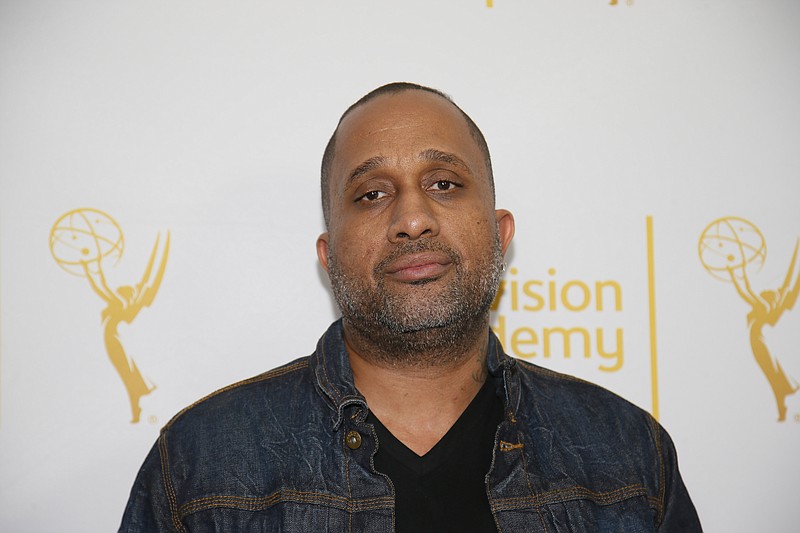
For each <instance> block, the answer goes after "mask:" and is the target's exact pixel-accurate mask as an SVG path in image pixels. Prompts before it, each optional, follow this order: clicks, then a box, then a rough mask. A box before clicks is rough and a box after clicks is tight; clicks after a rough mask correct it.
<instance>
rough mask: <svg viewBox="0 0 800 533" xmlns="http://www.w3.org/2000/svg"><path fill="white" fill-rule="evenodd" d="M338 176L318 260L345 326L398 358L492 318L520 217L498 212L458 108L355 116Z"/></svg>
mask: <svg viewBox="0 0 800 533" xmlns="http://www.w3.org/2000/svg"><path fill="white" fill-rule="evenodd" d="M329 175H330V182H329V186H330V223H329V227H328V230H329V231H328V233H325V234H323V235H321V236H320V238H319V239H318V241H317V251H318V255H319V258H320V262H321V263H322V265H323V267H325V269H326V270H327V271H328V274H329V276H330V280H331V286H332V288H333V292H334V296H335V298H336V300H337V303H338V304H339V307H340V309H341V311H342V314H343V317H344V319H345V324H346V325H347V326H350V327H354V328H356V329H357V330H358V331H359V333H360V334H361V335H363V336H365V337H367V338H369V339H372V340H373V341H376V342H377V343H380V344H382V345H384V346H383V347H384V349H387V350H389V351H392V350H394V349H395V348H396V349H403V348H404V349H406V350H409V349H416V350H422V349H425V348H426V347H427V348H429V349H435V346H434V345H431V342H433V344H440V343H448V342H452V340H448V339H447V337H448V336H449V335H448V331H449V332H451V334H453V335H457V334H459V331H460V330H459V327H462V326H464V325H465V324H466V323H469V325H470V326H472V325H473V323H474V321H475V319H476V318H477V319H480V320H481V321H483V320H485V316H486V312H487V311H488V308H489V305H490V304H491V301H492V299H493V298H494V295H495V293H496V291H497V286H498V283H499V279H500V264H501V262H502V254H503V253H504V252H505V249H506V247H507V246H508V244H509V242H510V240H511V236H512V235H513V218H512V217H511V214H510V213H508V212H507V211H495V210H494V206H493V197H492V190H491V186H490V183H489V180H488V177H487V169H486V166H485V163H484V158H483V155H482V153H481V150H480V149H479V147H478V145H477V143H476V142H475V140H474V139H473V138H472V136H471V135H470V132H469V129H468V126H467V124H466V121H465V120H464V118H463V117H462V116H461V114H460V113H459V111H458V110H457V109H456V108H455V107H454V106H453V105H451V104H450V103H449V102H447V101H446V100H444V99H443V98H441V97H439V96H436V95H434V94H431V93H427V92H422V91H405V92H401V93H396V94H389V95H382V96H378V97H376V98H374V99H373V100H371V101H369V102H367V103H366V104H363V105H362V106H360V107H358V108H356V109H354V110H353V111H352V112H351V113H350V114H349V115H348V116H347V117H346V118H345V119H344V121H343V122H342V124H341V125H340V127H339V131H338V134H337V138H336V145H335V153H334V157H333V160H332V163H331V170H330V174H329ZM418 341H424V342H423V344H422V345H418ZM426 343H427V344H426ZM387 344H397V346H396V347H394V348H393V347H392V346H386V345H387Z"/></svg>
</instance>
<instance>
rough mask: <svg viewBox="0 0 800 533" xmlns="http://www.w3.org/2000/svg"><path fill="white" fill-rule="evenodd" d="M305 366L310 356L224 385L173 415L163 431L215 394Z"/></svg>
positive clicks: (289, 372)
mask: <svg viewBox="0 0 800 533" xmlns="http://www.w3.org/2000/svg"><path fill="white" fill-rule="evenodd" d="M304 368H308V358H303V359H301V360H300V361H298V362H296V363H293V364H291V365H288V366H284V367H280V368H276V369H274V370H270V371H269V372H264V373H263V374H259V375H257V376H253V377H252V378H248V379H245V380H242V381H238V382H236V383H233V384H231V385H228V386H227V387H223V388H221V389H219V390H216V391H214V392H212V393H211V394H208V395H206V396H203V397H202V398H200V399H199V400H197V401H196V402H194V403H193V404H191V405H189V406H188V407H185V408H183V409H181V410H180V411H179V412H178V414H176V415H175V416H173V417H172V419H171V420H170V421H169V422H167V424H166V425H165V426H164V427H163V428H162V429H161V432H162V433H163V432H164V431H166V430H167V429H168V428H169V427H170V426H172V424H173V423H174V422H175V421H176V420H177V419H178V418H180V417H181V415H183V414H184V413H185V412H186V411H188V410H189V409H192V408H193V407H195V406H197V405H199V404H201V403H203V402H205V401H206V400H208V399H210V398H213V397H214V396H216V395H218V394H222V393H223V392H227V391H229V390H231V389H235V388H238V387H242V386H244V385H249V384H251V383H258V382H260V381H266V380H268V379H272V378H277V377H280V376H283V375H285V374H291V373H292V372H296V371H297V370H302V369H304Z"/></svg>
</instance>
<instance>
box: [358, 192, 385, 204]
mask: <svg viewBox="0 0 800 533" xmlns="http://www.w3.org/2000/svg"><path fill="white" fill-rule="evenodd" d="M384 196H386V193H385V192H383V191H369V192H368V193H367V194H365V195H363V196H360V197H359V198H358V200H366V201H368V202H373V201H375V200H378V199H379V198H383V197H384Z"/></svg>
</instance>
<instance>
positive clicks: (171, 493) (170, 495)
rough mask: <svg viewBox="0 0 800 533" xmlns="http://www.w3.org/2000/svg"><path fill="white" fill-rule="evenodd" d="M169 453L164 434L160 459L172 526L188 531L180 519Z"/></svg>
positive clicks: (161, 440)
mask: <svg viewBox="0 0 800 533" xmlns="http://www.w3.org/2000/svg"><path fill="white" fill-rule="evenodd" d="M168 454H169V452H168V451H167V436H166V434H162V435H161V438H160V439H159V442H158V458H159V461H160V462H161V479H162V480H163V481H164V491H165V492H166V493H167V500H168V501H169V513H170V516H171V518H172V524H173V525H174V526H175V529H176V530H178V531H186V529H185V528H184V527H183V524H182V523H181V520H180V517H178V498H177V497H176V496H175V488H174V487H173V486H172V479H171V476H170V473H169V457H168Z"/></svg>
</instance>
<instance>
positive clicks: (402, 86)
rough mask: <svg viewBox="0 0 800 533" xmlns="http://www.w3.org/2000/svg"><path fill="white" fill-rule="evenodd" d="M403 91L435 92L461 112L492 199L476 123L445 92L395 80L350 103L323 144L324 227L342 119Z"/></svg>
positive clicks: (485, 154)
mask: <svg viewBox="0 0 800 533" xmlns="http://www.w3.org/2000/svg"><path fill="white" fill-rule="evenodd" d="M403 91H424V92H428V93H431V94H435V95H437V96H439V97H441V98H443V99H444V100H447V101H448V102H450V104H452V105H453V107H454V108H456V109H457V110H458V112H459V113H461V116H462V117H463V118H464V122H466V124H467V127H468V128H469V131H470V133H471V134H472V137H473V138H474V139H475V142H476V143H477V145H478V147H479V148H480V149H481V152H482V153H483V157H484V163H485V165H486V176H487V178H488V179H489V183H490V185H491V186H492V199H493V200H494V175H493V173H492V158H491V156H490V154H489V145H488V144H486V139H485V138H484V136H483V132H481V130H480V128H478V125H477V124H475V122H474V121H473V120H472V119H471V118H470V116H469V115H467V114H466V113H465V112H464V110H463V109H461V108H460V107H458V105H456V103H455V102H454V101H453V100H452V98H450V97H449V96H447V95H446V94H445V93H443V92H441V91H439V90H437V89H433V88H431V87H425V86H424V85H417V84H416V83H407V82H395V83H389V84H386V85H382V86H380V87H378V88H377V89H373V90H372V91H370V92H368V93H367V94H365V95H364V96H362V97H361V98H359V99H358V101H356V103H354V104H353V105H351V106H350V107H348V108H347V110H345V112H344V113H343V114H342V116H341V118H340V119H339V124H337V126H336V129H335V130H334V132H333V135H331V138H330V140H329V141H328V144H327V146H325V152H324V153H323V155H322V168H321V170H320V190H321V193H322V215H323V217H324V219H325V227H327V226H328V224H329V223H330V190H329V188H328V187H329V181H330V167H331V161H332V160H333V155H334V151H335V150H336V135H337V134H338V133H339V126H340V125H341V124H342V121H343V120H344V119H345V118H346V117H347V116H348V115H349V114H350V112H351V111H353V110H354V109H356V108H357V107H359V106H361V105H363V104H366V103H367V102H369V101H370V100H372V99H373V98H376V97H378V96H381V95H384V94H396V93H400V92H403Z"/></svg>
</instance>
